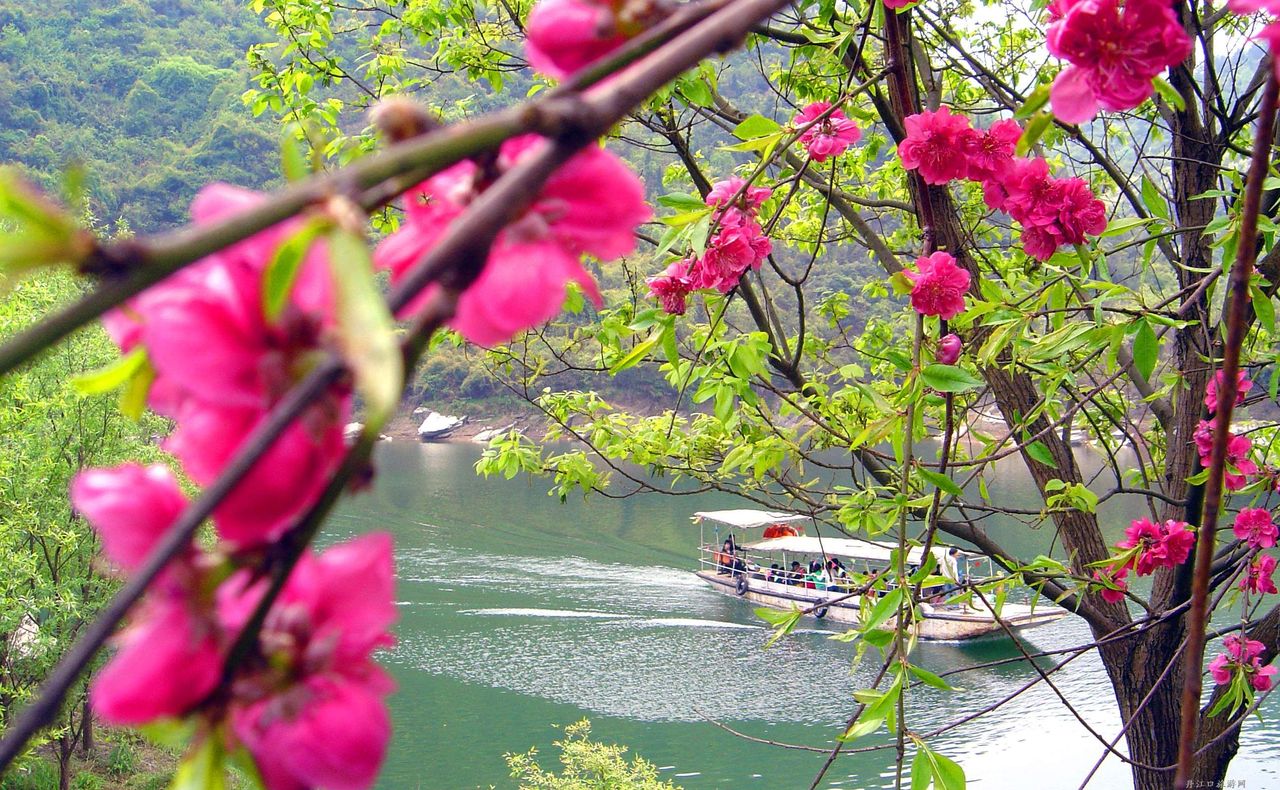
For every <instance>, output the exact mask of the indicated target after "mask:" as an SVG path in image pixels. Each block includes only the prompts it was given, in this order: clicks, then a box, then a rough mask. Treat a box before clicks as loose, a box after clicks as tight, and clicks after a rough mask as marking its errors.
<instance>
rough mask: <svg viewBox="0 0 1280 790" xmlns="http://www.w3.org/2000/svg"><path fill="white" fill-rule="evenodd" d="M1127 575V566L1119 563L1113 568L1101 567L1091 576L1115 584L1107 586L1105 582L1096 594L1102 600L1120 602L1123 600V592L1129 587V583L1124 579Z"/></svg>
mask: <svg viewBox="0 0 1280 790" xmlns="http://www.w3.org/2000/svg"><path fill="white" fill-rule="evenodd" d="M1128 575H1129V566H1128V565H1120V566H1118V567H1114V568H1108V569H1106V570H1103V569H1101V568H1099V569H1097V570H1095V571H1094V572H1093V578H1095V579H1097V580H1098V581H1100V582H1110V583H1111V584H1113V585H1115V586H1114V587H1108V586H1107V585H1106V584H1105V583H1104V584H1103V586H1102V587H1100V588H1099V589H1098V595H1101V596H1102V600H1104V601H1106V602H1107V603H1121V602H1122V601H1124V593H1125V591H1126V590H1128V589H1129V583H1128V582H1126V581H1125V577H1126V576H1128Z"/></svg>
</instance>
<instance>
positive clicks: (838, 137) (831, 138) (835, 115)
mask: <svg viewBox="0 0 1280 790" xmlns="http://www.w3.org/2000/svg"><path fill="white" fill-rule="evenodd" d="M829 109H831V102H826V101H818V102H814V103H813V104H810V105H809V106H807V107H805V108H804V109H803V110H801V111H800V113H799V114H798V115H796V117H795V119H794V120H792V121H791V125H792V126H795V127H801V126H804V125H805V124H809V123H813V121H814V120H815V119H816V118H818V117H819V116H820V115H822V114H823V113H824V112H826V111H827V110H829ZM861 139H862V130H861V129H859V128H858V127H857V125H856V124H854V122H853V121H851V120H849V118H848V117H847V116H845V114H844V113H842V112H840V110H838V109H836V110H831V113H830V114H829V115H827V117H825V118H823V119H822V120H821V121H818V122H817V123H814V124H813V125H812V126H810V127H809V128H808V129H805V130H804V132H803V133H802V134H801V135H800V144H801V145H803V146H804V147H805V150H806V151H808V152H809V156H810V157H811V158H812V159H813V161H815V162H825V161H827V158H828V157H832V156H839V155H840V154H843V153H844V152H845V151H846V150H847V149H848V148H849V146H851V145H853V144H854V143H856V142H858V141H859V140H861Z"/></svg>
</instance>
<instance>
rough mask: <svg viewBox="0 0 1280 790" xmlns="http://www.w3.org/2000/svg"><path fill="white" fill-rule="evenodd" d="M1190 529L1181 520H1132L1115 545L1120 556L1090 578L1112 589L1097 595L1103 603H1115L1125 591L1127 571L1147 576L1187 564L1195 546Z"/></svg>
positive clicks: (1104, 590) (1105, 589)
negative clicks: (1161, 569)
mask: <svg viewBox="0 0 1280 790" xmlns="http://www.w3.org/2000/svg"><path fill="white" fill-rule="evenodd" d="M1195 543H1196V534H1195V531H1194V528H1193V527H1192V526H1191V525H1190V524H1188V523H1187V522H1185V521H1176V520H1174V519H1170V520H1168V521H1165V522H1164V523H1163V524H1157V523H1155V522H1154V521H1151V520H1149V519H1145V518H1140V519H1136V520H1135V521H1133V522H1132V523H1130V524H1129V526H1128V528H1126V529H1125V531H1124V540H1122V541H1120V542H1119V543H1117V544H1116V548H1118V549H1121V553H1120V555H1119V556H1118V557H1116V558H1115V559H1114V561H1113V562H1111V564H1110V565H1109V566H1108V567H1107V568H1106V569H1105V570H1099V571H1095V572H1094V577H1095V578H1098V579H1105V580H1106V581H1107V582H1109V583H1110V584H1112V585H1114V588H1113V587H1103V588H1102V589H1101V590H1100V593H1099V594H1100V595H1101V596H1102V599H1103V600H1104V601H1109V602H1111V603H1118V602H1119V601H1121V600H1123V599H1124V591H1125V590H1126V589H1128V584H1127V583H1126V582H1125V577H1127V576H1128V575H1129V571H1131V570H1132V571H1134V572H1135V573H1136V574H1137V575H1139V576H1149V575H1150V574H1152V573H1154V572H1155V570H1156V568H1172V567H1175V566H1177V565H1181V564H1182V563H1184V562H1186V561H1187V557H1189V556H1190V555H1191V549H1192V547H1194V546H1195Z"/></svg>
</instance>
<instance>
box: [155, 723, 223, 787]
mask: <svg viewBox="0 0 1280 790" xmlns="http://www.w3.org/2000/svg"><path fill="white" fill-rule="evenodd" d="M225 757H226V755H224V754H223V752H222V741H221V739H220V738H219V737H218V736H217V735H216V734H211V735H208V736H206V737H205V739H204V740H203V741H202V742H201V743H200V745H199V746H197V747H196V749H195V751H194V752H192V753H191V754H189V755H187V757H186V759H184V760H183V761H182V763H181V764H180V765H179V766H178V770H177V772H176V773H174V775H173V781H172V782H171V783H170V784H169V790H225V788H226V786H227V783H226V773H225V770H224V768H225Z"/></svg>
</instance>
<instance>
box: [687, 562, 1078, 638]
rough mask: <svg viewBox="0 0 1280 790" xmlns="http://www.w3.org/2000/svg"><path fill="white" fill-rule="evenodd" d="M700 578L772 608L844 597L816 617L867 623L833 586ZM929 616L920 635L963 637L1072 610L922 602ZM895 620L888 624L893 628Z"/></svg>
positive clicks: (857, 605)
mask: <svg viewBox="0 0 1280 790" xmlns="http://www.w3.org/2000/svg"><path fill="white" fill-rule="evenodd" d="M697 574H698V578H700V579H702V580H703V581H705V582H707V583H709V584H710V585H711V586H712V588H713V589H715V590H716V591H717V592H721V593H724V594H725V595H732V596H734V597H736V598H743V599H745V600H748V601H751V602H752V603H758V604H760V605H762V606H767V607H769V608H771V609H781V610H784V611H785V610H790V609H794V608H796V607H799V608H801V609H808V608H810V607H813V606H816V605H819V604H822V603H824V602H827V601H831V600H832V599H835V598H844V600H841V601H839V602H837V603H830V604H828V605H826V606H824V607H822V608H821V609H818V610H815V612H814V615H813V616H815V617H820V618H821V619H823V620H825V621H828V622H837V623H844V624H847V625H858V624H859V623H860V622H862V616H863V615H862V610H863V603H862V597H861V596H854V597H852V598H845V597H844V596H845V595H846V594H845V593H841V592H838V591H834V590H831V591H827V590H811V589H807V588H804V587H798V586H795V585H787V584H779V583H775V582H767V581H763V580H761V579H753V578H750V577H743V578H742V581H745V582H746V589H745V591H743V592H739V589H740V588H739V585H738V582H739V579H738V578H735V577H733V576H729V575H727V574H724V575H721V574H717V573H715V572H714V571H706V570H704V571H698V572H697ZM920 609H921V612H922V613H923V617H922V618H921V619H920V620H919V621H918V622H916V623H915V624H913V626H912V627H913V629H914V630H915V634H916V638H917V639H928V640H946V641H958V640H962V639H974V638H977V637H981V636H987V635H1002V634H1004V633H1005V632H1006V630H1017V629H1025V628H1034V627H1035V626H1038V625H1044V624H1046V623H1052V622H1054V621H1056V620H1060V619H1061V618H1063V617H1065V616H1066V614H1067V613H1066V612H1065V611H1064V610H1062V609H1058V608H1055V607H1052V606H1048V605H1045V606H1038V607H1035V608H1034V609H1033V608H1032V607H1030V606H1027V605H1025V604H1013V603H1006V604H1005V605H1004V606H1002V607H1001V609H1000V617H999V618H997V617H996V616H995V613H994V612H992V611H991V610H990V609H989V608H987V607H986V606H985V605H984V604H982V603H981V602H980V601H977V600H975V601H974V602H973V603H972V604H971V605H970V604H928V603H922V604H920ZM893 626H894V623H893V620H890V621H889V622H888V623H887V624H886V625H885V627H886V628H893Z"/></svg>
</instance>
